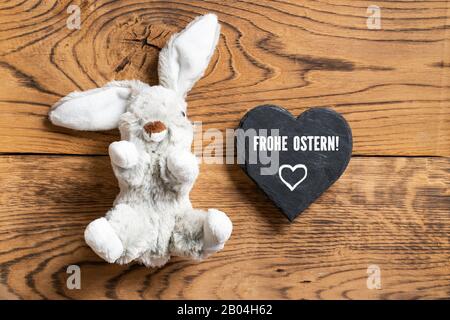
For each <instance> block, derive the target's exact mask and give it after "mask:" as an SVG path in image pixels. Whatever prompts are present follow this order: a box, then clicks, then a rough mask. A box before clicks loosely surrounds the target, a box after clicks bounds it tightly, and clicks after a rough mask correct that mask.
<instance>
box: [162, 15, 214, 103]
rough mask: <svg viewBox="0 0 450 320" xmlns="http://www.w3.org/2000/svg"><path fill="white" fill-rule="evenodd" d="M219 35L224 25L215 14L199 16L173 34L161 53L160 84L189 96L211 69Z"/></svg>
mask: <svg viewBox="0 0 450 320" xmlns="http://www.w3.org/2000/svg"><path fill="white" fill-rule="evenodd" d="M219 35H220V25H219V23H218V22H217V16H216V15H214V14H206V15H204V16H200V17H197V18H196V19H195V20H194V21H192V22H191V23H189V24H188V26H187V27H186V28H185V29H184V30H183V31H181V32H180V33H177V34H175V35H173V36H172V37H171V38H170V40H169V41H168V42H167V44H166V46H165V47H164V48H163V49H162V50H161V53H160V54H159V65H158V74H159V82H160V84H161V85H162V86H164V87H166V88H169V89H172V90H175V91H176V92H177V93H178V94H180V95H181V96H183V97H184V96H186V94H187V92H188V91H189V90H191V88H192V87H193V86H194V84H195V82H196V81H197V80H198V79H200V78H201V77H202V76H203V73H204V72H205V70H206V68H207V67H208V63H209V60H210V59H211V57H212V55H213V53H214V49H215V48H216V45H217V41H218V40H219Z"/></svg>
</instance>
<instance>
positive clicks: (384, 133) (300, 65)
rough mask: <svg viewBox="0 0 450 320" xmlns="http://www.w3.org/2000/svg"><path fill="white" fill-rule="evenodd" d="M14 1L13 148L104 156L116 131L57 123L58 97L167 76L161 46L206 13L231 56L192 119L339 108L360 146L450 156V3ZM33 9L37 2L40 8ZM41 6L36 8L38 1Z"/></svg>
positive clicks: (5, 13) (208, 80)
mask: <svg viewBox="0 0 450 320" xmlns="http://www.w3.org/2000/svg"><path fill="white" fill-rule="evenodd" d="M21 2H22V1H9V2H8V4H7V5H6V4H5V5H2V7H1V8H0V9H1V10H0V19H1V21H2V23H1V24H0V76H1V79H2V80H3V81H2V86H1V87H0V136H1V137H2V139H1V140H0V152H27V153H28V152H30V153H34V152H38V153H70V154H105V153H106V147H107V145H108V143H110V142H111V141H113V140H116V139H117V138H118V137H117V132H115V131H114V132H106V133H82V134H80V133H76V132H73V131H70V130H64V129H61V128H56V127H53V126H52V125H50V124H49V122H48V120H47V119H46V114H47V111H48V108H49V107H50V105H52V104H53V103H54V102H56V101H57V100H58V99H59V98H60V97H61V96H64V95H66V94H67V93H69V92H70V91H73V90H85V89H89V88H93V87H96V86H99V85H102V84H104V83H106V82H107V81H109V80H112V79H130V78H137V79H141V80H143V81H147V82H149V83H151V84H155V83H156V82H157V75H156V63H157V55H158V51H159V49H160V48H161V47H162V46H163V45H164V43H165V41H166V40H167V39H168V37H169V36H170V34H172V33H173V32H175V31H177V30H180V29H181V28H182V27H183V26H185V25H186V23H187V22H188V21H190V20H191V19H192V18H193V17H194V16H196V15H198V14H201V13H204V12H208V11H209V12H215V13H217V14H218V16H219V18H220V21H221V22H222V36H221V39H220V44H219V49H218V53H217V54H216V55H215V56H214V58H213V62H212V63H211V66H210V68H209V70H208V71H207V73H206V76H205V77H204V78H203V79H202V80H201V81H200V83H198V85H197V86H196V87H195V88H194V90H193V91H192V93H191V95H190V96H189V103H190V108H189V113H190V115H191V117H192V120H195V121H200V120H201V121H203V122H204V123H205V126H204V128H205V129H208V128H218V129H220V130H224V129H225V128H233V127H236V126H237V124H238V121H239V119H240V118H241V117H242V116H243V114H244V113H245V112H246V111H247V110H249V109H250V108H252V107H254V106H256V105H258V104H264V103H277V104H280V105H282V106H284V107H286V108H288V109H289V110H290V111H291V112H293V113H294V114H299V113H301V112H302V111H304V110H306V109H307V108H309V107H314V106H330V107H332V108H333V109H335V110H337V111H338V112H341V113H342V114H343V115H344V116H345V117H346V118H347V119H348V121H349V122H350V124H351V126H352V128H353V133H354V137H355V139H354V141H355V150H354V151H355V154H358V155H374V154H375V155H443V156H449V155H450V142H449V139H448V136H449V134H450V125H449V120H450V116H449V114H450V112H449V110H450V90H449V79H450V73H449V70H450V69H449V63H450V61H449V60H448V57H450V51H449V50H450V45H449V43H450V42H449V41H450V40H449V39H450V37H449V28H448V24H449V16H450V9H449V8H450V6H449V3H450V2H449V1H432V2H426V1H420V2H417V1H408V2H402V1H396V2H391V1H389V2H388V1H381V2H379V3H380V6H381V8H382V12H381V17H382V20H381V22H382V29H381V30H369V29H368V28H367V25H366V20H367V13H366V11H367V7H368V6H369V5H371V4H373V3H372V2H371V1H355V0H342V1H339V2H335V1H333V2H331V1H312V0H306V1H266V0H258V1H232V2H228V1H226V2H224V1H220V2H214V1H187V0H185V1H176V2H170V3H168V2H166V1H149V0H127V1H83V2H82V5H81V14H82V15H81V16H82V24H81V29H80V30H69V29H68V28H67V27H66V20H67V18H68V17H69V14H68V13H67V12H66V8H67V6H68V4H69V3H70V4H72V3H80V2H77V1H68V0H66V1H41V2H37V3H34V2H26V3H25V4H21V5H19V3H21ZM31 8H32V9H31ZM29 9H30V10H29Z"/></svg>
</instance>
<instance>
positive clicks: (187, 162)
mask: <svg viewBox="0 0 450 320" xmlns="http://www.w3.org/2000/svg"><path fill="white" fill-rule="evenodd" d="M167 168H168V169H169V171H170V172H171V173H172V174H173V175H174V176H175V177H177V179H178V180H179V181H180V182H193V181H195V179H197V176H198V161H197V158H196V157H195V155H193V154H192V153H190V152H177V153H176V152H172V153H170V154H169V157H168V159H167Z"/></svg>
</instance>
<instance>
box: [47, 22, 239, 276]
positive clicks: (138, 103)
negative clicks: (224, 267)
mask: <svg viewBox="0 0 450 320" xmlns="http://www.w3.org/2000/svg"><path fill="white" fill-rule="evenodd" d="M219 34H220V26H219V24H218V22H217V17H216V16H215V15H213V14H206V15H204V16H200V17H197V18H196V19H195V20H194V21H192V22H191V23H190V24H189V25H188V26H187V27H186V28H185V29H184V30H183V31H181V32H180V33H178V34H175V35H173V36H172V37H171V38H170V40H169V41H168V43H167V44H166V46H165V47H164V48H163V49H162V50H161V52H160V55H159V66H158V74H159V82H160V85H158V86H149V85H147V84H145V83H142V82H140V81H137V80H131V81H113V82H110V83H108V84H106V85H105V86H104V87H102V88H98V89H93V90H88V91H85V92H73V93H71V94H69V95H68V96H66V97H64V98H62V99H61V100H60V101H59V102H57V103H56V104H55V105H54V106H53V107H52V109H51V111H50V114H49V117H50V120H51V122H52V123H54V124H56V125H59V126H63V127H67V128H71V129H77V130H110V129H112V128H117V127H118V128H119V130H120V134H121V139H122V140H121V141H118V142H113V143H111V145H110V146H109V156H110V158H111V163H112V167H113V170H114V173H115V175H116V177H117V180H118V182H119V187H120V193H119V195H118V196H117V198H116V199H115V201H114V207H113V208H112V209H111V210H110V211H108V213H107V214H106V217H104V218H99V219H97V220H94V221H92V222H91V223H90V224H89V225H88V226H87V228H86V230H85V233H84V237H85V240H86V243H87V244H88V245H89V246H90V247H91V248H92V250H93V251H94V252H95V253H96V254H97V255H99V256H100V257H101V258H103V259H104V260H106V261H108V262H110V263H113V262H116V263H120V264H125V263H129V262H131V261H133V260H135V261H138V262H141V263H143V264H144V265H146V266H151V267H158V266H162V265H164V264H165V263H166V262H167V261H168V260H169V258H170V256H172V255H174V256H184V257H191V258H194V259H202V258H204V257H207V256H208V255H210V254H212V253H214V252H217V251H219V250H221V249H222V248H223V246H224V244H225V242H226V241H227V240H228V238H229V237H230V235H231V231H232V224H231V221H230V219H229V218H228V217H227V216H226V214H225V213H223V212H221V211H219V210H216V209H209V210H208V211H206V212H205V211H202V210H197V209H193V208H192V205H191V202H190V200H189V192H190V191H191V189H192V186H193V184H194V182H195V179H196V178H197V175H198V162H197V159H196V157H195V156H194V155H193V154H192V153H191V144H192V140H193V127H192V124H191V123H190V122H189V120H188V119H187V118H186V106H187V105H186V101H185V97H186V94H187V92H188V91H189V90H190V89H191V88H192V87H193V85H194V83H195V82H196V81H197V80H198V79H199V78H201V77H202V75H203V73H204V72H205V69H206V68H207V66H208V63H209V60H210V58H211V56H212V55H213V53H214V50H215V47H216V45H217V42H218V39H219Z"/></svg>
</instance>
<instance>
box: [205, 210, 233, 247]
mask: <svg viewBox="0 0 450 320" xmlns="http://www.w3.org/2000/svg"><path fill="white" fill-rule="evenodd" d="M232 229H233V224H232V223H231V220H230V219H229V218H228V216H227V215H226V214H225V213H223V212H222V211H219V210H216V209H209V210H208V213H207V216H206V219H205V221H204V223H203V237H204V239H203V241H204V244H203V252H204V254H205V255H210V254H212V253H214V252H217V251H219V250H222V249H223V246H224V245H225V242H226V241H227V240H228V239H229V238H230V236H231V231H232Z"/></svg>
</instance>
